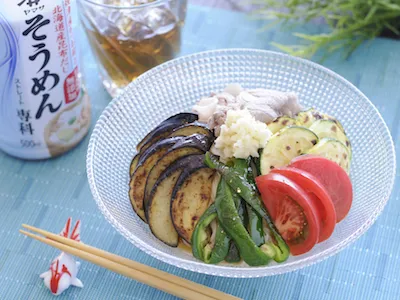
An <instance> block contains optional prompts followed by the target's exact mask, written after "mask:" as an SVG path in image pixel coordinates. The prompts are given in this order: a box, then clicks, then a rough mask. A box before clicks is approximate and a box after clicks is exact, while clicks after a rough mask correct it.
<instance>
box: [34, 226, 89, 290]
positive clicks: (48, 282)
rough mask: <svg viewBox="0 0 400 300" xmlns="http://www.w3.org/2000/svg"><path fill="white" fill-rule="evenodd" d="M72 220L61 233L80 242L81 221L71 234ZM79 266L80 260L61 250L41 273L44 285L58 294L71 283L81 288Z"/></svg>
mask: <svg viewBox="0 0 400 300" xmlns="http://www.w3.org/2000/svg"><path fill="white" fill-rule="evenodd" d="M71 221H72V220H71V218H69V219H68V221H67V223H66V224H65V227H64V229H63V231H62V232H61V233H60V235H61V236H63V237H66V238H70V239H71V240H74V241H77V242H80V241H81V232H80V231H81V221H80V220H78V221H77V222H76V224H75V226H74V228H73V229H72V232H71V235H70V234H69V232H70V229H71ZM79 266H80V262H77V261H75V259H74V258H73V257H72V256H71V255H69V254H67V253H65V252H61V254H60V255H59V256H57V257H56V258H55V259H54V260H53V261H52V263H51V265H50V269H49V270H48V271H46V272H44V273H43V274H41V275H40V278H43V281H44V285H45V286H46V287H47V288H48V289H50V291H51V292H52V293H53V294H54V295H56V296H58V295H60V294H61V293H62V292H64V291H65V290H66V289H68V288H69V287H70V286H71V285H72V286H76V287H80V288H82V287H83V284H82V281H80V280H79V279H78V278H77V275H78V270H79Z"/></svg>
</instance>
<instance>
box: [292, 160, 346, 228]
mask: <svg viewBox="0 0 400 300" xmlns="http://www.w3.org/2000/svg"><path fill="white" fill-rule="evenodd" d="M289 166H290V167H294V168H297V169H301V170H304V171H306V172H308V173H310V174H312V175H313V176H314V177H315V178H317V179H318V180H319V182H320V183H322V185H323V186H324V187H325V190H326V191H327V192H328V194H329V196H330V197H331V199H332V202H333V205H334V206H335V211H336V221H337V222H340V221H341V220H343V219H344V217H345V216H346V215H347V214H348V213H349V210H350V207H351V203H352V201H353V189H352V185H351V181H350V178H349V175H347V173H346V171H344V170H343V169H342V168H341V167H340V166H339V165H338V164H337V163H335V162H333V161H330V160H329V159H327V158H324V157H320V156H313V155H303V156H299V157H296V158H295V159H293V160H292V161H291V163H290V165H289Z"/></svg>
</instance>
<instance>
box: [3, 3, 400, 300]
mask: <svg viewBox="0 0 400 300" xmlns="http://www.w3.org/2000/svg"><path fill="white" fill-rule="evenodd" d="M262 25H263V23H262V22H258V21H251V20H249V19H248V18H247V17H246V16H245V15H243V14H240V13H235V12H229V11H224V10H217V9H211V8H205V7H199V6H190V7H189V10H188V15H187V23H186V25H185V28H184V34H183V49H182V52H183V53H182V54H189V53H193V52H198V51H203V50H208V49H217V48H227V47H249V48H250V47H251V48H260V49H270V45H269V43H270V42H271V41H276V42H283V43H293V42H294V40H293V38H292V37H291V35H290V33H287V32H286V33H285V32H282V31H281V30H279V29H273V30H272V29H271V30H269V31H266V32H259V31H258V28H260V27H262ZM299 30H302V31H315V30H317V29H314V28H312V27H307V28H306V27H304V28H300V29H299ZM81 42H82V43H86V41H85V38H84V36H82V37H81ZM84 62H85V65H84V69H85V74H86V81H87V86H88V89H89V93H90V96H91V99H92V103H93V119H94V120H96V119H97V118H98V117H99V115H100V114H101V112H102V110H103V108H104V107H105V106H106V105H107V104H108V103H109V101H110V97H109V96H108V95H107V93H106V92H105V91H104V89H103V87H102V85H101V83H100V81H99V79H98V77H97V71H96V65H95V62H94V60H93V57H92V56H91V54H90V52H89V51H85V53H84ZM399 62H400V42H398V41H397V42H396V41H391V40H386V39H377V40H375V41H374V42H372V43H371V44H370V45H369V47H367V46H363V47H362V48H361V49H359V50H357V51H356V53H354V55H353V56H352V57H351V58H349V59H348V60H345V61H343V60H341V58H340V57H339V55H337V56H334V57H331V58H330V59H329V60H327V61H326V62H325V65H326V66H327V67H329V68H331V69H333V70H334V71H336V72H337V73H339V74H341V75H343V76H344V77H345V78H347V79H348V80H350V81H351V82H353V83H354V84H355V85H356V86H358V87H359V88H360V89H361V90H362V91H363V92H364V93H365V94H366V95H367V96H368V97H369V98H370V99H371V100H372V101H373V102H374V103H375V105H376V106H377V107H378V109H379V111H380V112H381V114H382V115H383V117H384V119H385V121H386V123H387V124H388V126H389V128H390V129H391V132H392V135H393V137H394V139H395V140H396V141H397V140H398V137H399V135H400V132H399V130H398V129H399V126H400V124H399V122H400V93H399V91H400V89H399V85H400V63H399ZM371 125H372V124H371ZM88 141H89V137H87V138H86V139H85V140H84V141H83V142H82V143H81V144H80V145H79V146H78V147H77V148H76V149H74V150H73V151H71V152H69V153H67V154H65V155H64V156H62V157H60V158H57V159H52V160H47V161H41V162H25V161H21V160H17V159H14V158H11V157H9V156H7V155H5V154H2V153H0V299H47V298H49V299H50V298H52V297H53V296H51V294H50V293H49V291H48V290H47V289H46V288H45V287H44V285H43V283H42V280H41V279H39V276H38V275H39V274H40V273H41V272H42V271H45V270H47V269H48V267H49V262H50V261H51V259H53V258H54V257H55V256H56V255H57V254H58V252H57V251H56V250H54V249H52V248H50V247H47V246H45V245H42V244H40V243H38V242H36V241H32V240H30V239H26V238H24V237H22V236H21V235H20V234H19V233H18V229H19V228H20V225H21V223H28V224H32V225H35V226H39V227H41V228H46V229H49V230H53V231H57V232H58V231H59V230H61V228H62V227H63V225H64V222H65V220H66V219H67V218H68V217H69V216H73V217H74V218H75V219H76V218H79V219H81V220H82V222H83V223H82V240H83V241H84V242H86V243H88V244H91V245H94V246H98V247H100V248H104V249H106V250H108V251H111V252H115V253H117V254H119V255H123V256H126V257H128V258H131V259H134V260H138V261H140V262H142V263H145V264H148V265H151V266H153V267H157V268H159V269H162V270H165V271H168V272H170V273H173V274H176V275H179V276H182V277H185V278H188V279H190V280H193V281H196V282H198V283H201V284H205V285H207V286H210V287H213V288H216V289H219V290H222V291H225V292H229V293H232V294H234V295H236V296H239V297H242V298H244V299H385V300H386V299H399V298H400V285H399V283H400V272H399V270H400V257H399V256H400V251H399V245H400V201H399V179H398V178H397V180H396V186H395V189H394V191H393V194H392V197H391V200H390V201H389V203H388V205H387V207H386V208H385V211H384V213H383V215H382V216H381V217H379V219H378V221H377V222H376V223H375V224H374V225H373V227H372V228H371V229H370V230H369V231H368V232H367V233H366V234H365V235H364V236H363V237H361V238H360V239H359V240H358V241H357V242H356V243H354V244H352V245H351V246H349V247H348V248H346V249H345V250H344V251H342V252H341V253H340V254H338V255H336V256H334V257H332V258H330V259H328V260H326V261H324V262H322V263H319V264H317V265H315V266H312V267H308V268H305V269H302V270H300V271H297V272H294V273H290V274H286V275H280V276H275V277H268V278H258V279H226V278H219V277H213V276H207V275H202V274H197V273H192V272H188V271H184V270H180V269H177V268H175V267H173V266H170V265H167V264H164V263H161V262H159V261H157V260H155V259H153V258H152V257H150V256H148V255H146V254H144V253H142V252H141V251H139V250H138V249H136V248H135V247H133V246H132V245H131V244H130V243H128V242H127V241H126V240H124V238H122V237H121V236H120V235H119V234H118V233H117V232H116V231H115V230H114V229H113V228H112V227H111V226H110V225H109V224H108V223H107V222H106V221H105V219H104V218H103V216H102V215H101V214H100V213H99V211H98V209H97V207H96V205H95V203H94V201H93V199H92V196H91V193H90V190H89V186H88V184H87V179H86V173H85V158H86V148H87V144H88ZM398 146H399V144H398V143H396V149H397V147H398ZM366 163H367V162H366ZM398 165H400V164H398ZM371 176H374V175H373V172H371ZM79 277H80V279H81V280H82V281H83V283H84V285H85V287H84V288H83V289H78V288H71V289H70V290H68V291H67V292H66V293H65V294H63V295H62V296H61V297H60V298H59V299H70V298H72V299H74V298H76V299H173V297H172V296H169V295H167V294H165V293H163V292H160V291H157V290H155V289H153V288H150V287H148V286H145V285H142V284H140V283H137V282H135V281H132V280H129V279H127V278H124V277H122V276H119V275H117V274H114V273H112V272H109V271H107V270H104V269H101V268H99V267H97V266H95V265H92V264H89V263H86V262H83V263H82V267H81V270H80V272H79Z"/></svg>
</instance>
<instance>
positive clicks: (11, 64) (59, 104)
mask: <svg viewBox="0 0 400 300" xmlns="http://www.w3.org/2000/svg"><path fill="white" fill-rule="evenodd" d="M6 2H7V3H6ZM74 5H75V1H71V0H17V1H8V0H0V81H1V82H0V105H1V106H0V148H1V149H3V150H4V151H6V152H8V153H10V154H12V155H16V156H19V157H24V158H32V159H35V158H46V157H50V156H56V155H59V154H61V153H63V152H65V151H67V150H68V149H70V148H72V147H73V146H75V145H76V144H77V143H78V142H79V141H80V140H81V139H82V138H83V136H84V135H85V134H86V133H87V130H88V127H89V123H90V106H89V103H88V101H89V100H88V97H87V96H86V95H85V93H84V92H83V90H82V87H81V81H80V75H79V66H78V55H77V49H76V44H75V40H74V32H73V30H74V29H73V26H72V25H73V17H75V16H74V15H73V13H75V11H74V10H75V6H74Z"/></svg>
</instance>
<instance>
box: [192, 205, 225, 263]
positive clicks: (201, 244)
mask: <svg viewBox="0 0 400 300" xmlns="http://www.w3.org/2000/svg"><path fill="white" fill-rule="evenodd" d="M216 218H217V210H216V208H215V205H214V204H211V205H210V206H209V208H208V209H207V210H206V211H205V212H204V214H203V215H202V216H201V218H200V220H199V222H197V224H196V227H195V229H194V231H193V234H192V241H191V244H192V252H193V256H194V257H196V258H198V259H200V260H202V261H204V262H205V263H208V264H217V263H219V262H221V261H223V260H224V259H225V257H226V255H227V254H228V250H229V241H230V238H229V237H228V236H227V234H226V232H225V231H224V230H223V229H222V227H221V226H220V225H219V224H218V225H217V229H216V230H217V231H216V234H215V243H214V247H212V246H211V244H210V233H209V232H208V226H210V224H211V222H213V221H214V220H215V219H216Z"/></svg>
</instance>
